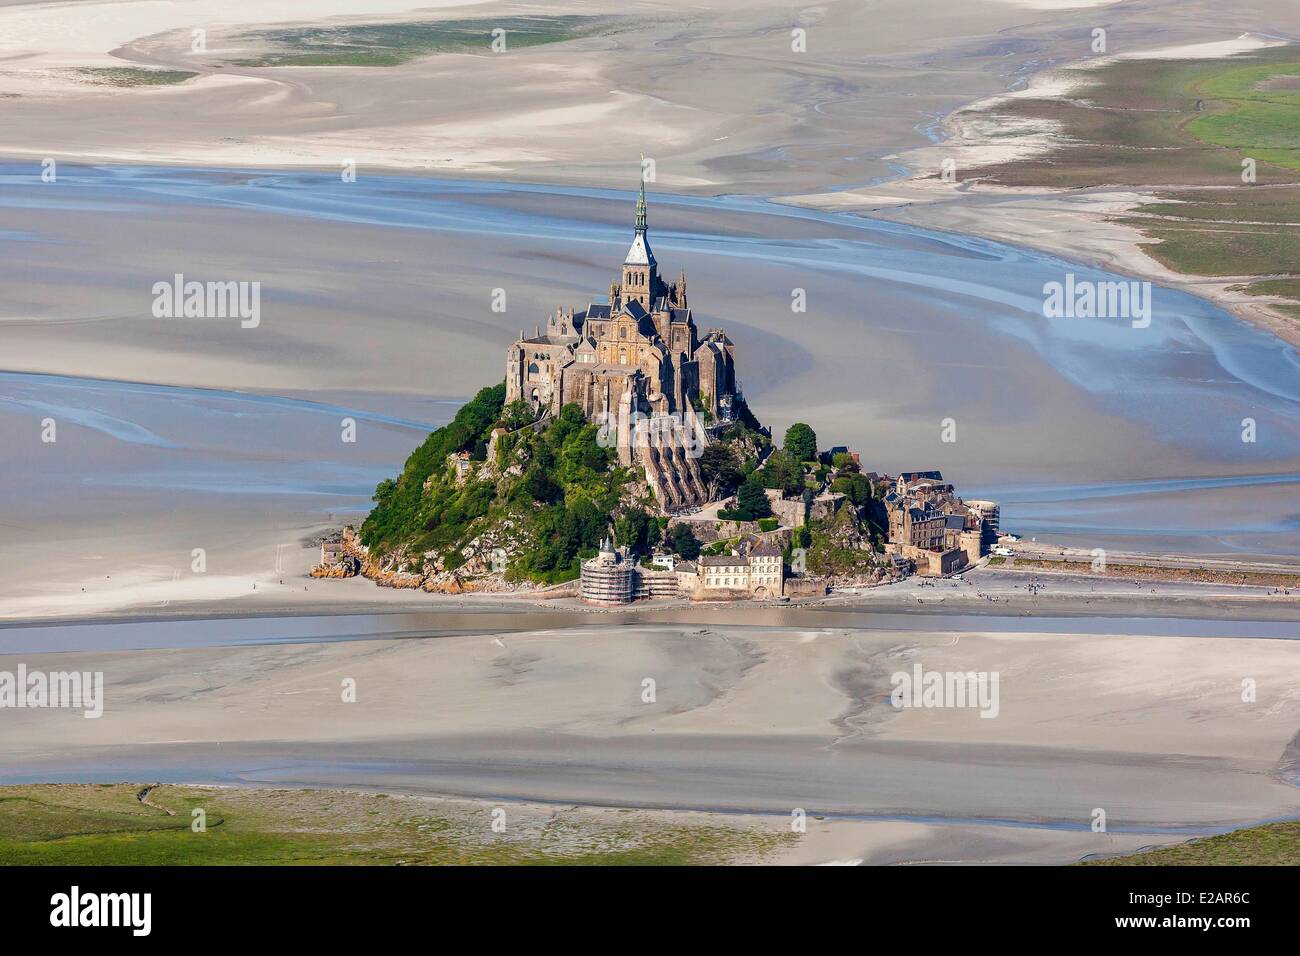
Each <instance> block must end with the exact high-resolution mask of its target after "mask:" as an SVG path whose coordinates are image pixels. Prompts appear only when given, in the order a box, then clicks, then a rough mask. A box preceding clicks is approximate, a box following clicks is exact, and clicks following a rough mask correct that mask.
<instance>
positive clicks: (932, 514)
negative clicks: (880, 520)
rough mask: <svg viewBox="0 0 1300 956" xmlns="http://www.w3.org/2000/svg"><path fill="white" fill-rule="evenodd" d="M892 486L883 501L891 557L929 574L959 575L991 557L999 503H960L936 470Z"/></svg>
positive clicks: (906, 476)
mask: <svg viewBox="0 0 1300 956" xmlns="http://www.w3.org/2000/svg"><path fill="white" fill-rule="evenodd" d="M892 485H893V488H892V490H891V491H890V492H889V493H888V494H887V495H885V498H884V503H885V511H886V514H887V516H888V518H889V544H888V545H887V546H886V550H887V551H888V552H889V553H891V554H894V555H897V556H899V557H900V558H905V559H907V560H908V561H911V562H912V563H914V564H915V565H916V569H917V572H918V573H919V574H926V575H943V574H951V573H953V572H955V571H960V570H961V569H962V568H964V567H967V566H968V565H971V564H974V563H975V562H977V561H979V559H980V557H981V555H983V554H985V553H987V550H988V542H989V536H990V531H989V527H988V522H989V521H992V522H993V523H994V524H996V522H997V516H998V506H997V503H996V502H992V501H969V502H964V501H962V499H961V498H959V497H958V496H957V493H956V489H955V488H954V487H953V486H952V485H951V484H948V483H946V482H944V480H943V475H941V474H940V473H939V472H937V471H905V472H903V473H902V474H901V475H899V476H898V478H897V480H896V481H894V482H893V483H892Z"/></svg>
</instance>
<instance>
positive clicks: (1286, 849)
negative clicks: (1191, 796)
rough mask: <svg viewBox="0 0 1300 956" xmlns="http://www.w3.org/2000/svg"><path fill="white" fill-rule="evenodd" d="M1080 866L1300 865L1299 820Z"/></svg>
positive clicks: (1093, 861)
mask: <svg viewBox="0 0 1300 956" xmlns="http://www.w3.org/2000/svg"><path fill="white" fill-rule="evenodd" d="M1080 865H1081V866H1300V823H1269V824H1266V825H1264V826H1260V827H1249V828H1247V829H1245V830H1234V831H1233V832H1232V833H1224V834H1222V835H1220V836H1214V837H1206V838H1204V839H1201V840H1192V841H1190V842H1188V843H1180V844H1179V845H1178V846H1167V847H1161V848H1160V849H1157V850H1144V851H1143V852H1141V853H1134V854H1131V855H1129V856H1117V857H1110V858H1108V859H1105V860H1087V861H1085V862H1084V863H1082V864H1080Z"/></svg>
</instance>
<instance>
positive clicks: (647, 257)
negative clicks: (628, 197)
mask: <svg viewBox="0 0 1300 956" xmlns="http://www.w3.org/2000/svg"><path fill="white" fill-rule="evenodd" d="M654 264H655V254H654V253H653V252H651V251H650V241H649V240H648V239H647V238H646V202H645V173H644V172H643V173H642V174H641V191H640V193H639V194H638V195H637V200H636V235H635V236H634V237H633V239H632V245H631V247H629V248H628V250H627V256H626V257H625V258H624V259H623V265H625V266H653V265H654Z"/></svg>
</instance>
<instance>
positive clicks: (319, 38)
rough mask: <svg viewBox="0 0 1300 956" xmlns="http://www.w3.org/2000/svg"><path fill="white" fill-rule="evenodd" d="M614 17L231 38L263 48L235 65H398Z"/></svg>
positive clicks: (521, 43)
mask: <svg viewBox="0 0 1300 956" xmlns="http://www.w3.org/2000/svg"><path fill="white" fill-rule="evenodd" d="M615 22H616V18H614V17H595V16H535V17H494V18H491V19H481V20H442V21H432V22H429V21H425V22H406V23H372V24H356V25H351V26H339V27H294V28H291V29H282V30H265V31H257V32H250V33H244V34H241V35H240V36H238V37H237V38H236V39H237V40H238V41H240V42H253V43H256V44H259V45H262V46H266V47H267V48H268V49H267V52H265V53H262V54H260V55H258V56H254V57H247V58H244V59H239V60H234V61H233V65H235V66H397V65H399V64H401V63H406V62H409V61H411V60H415V59H418V58H420V57H424V56H432V55H434V54H437V53H482V54H485V55H487V54H491V53H492V52H493V51H492V41H493V38H494V34H493V31H494V30H503V31H505V34H504V42H505V52H507V53H508V52H509V51H510V50H517V49H522V48H525V47H530V46H538V45H541V44H544V43H560V42H563V41H565V40H573V39H577V38H578V37H583V36H592V35H595V34H598V33H604V32H609V31H610V30H611V29H612V28H613V25H614V23H615Z"/></svg>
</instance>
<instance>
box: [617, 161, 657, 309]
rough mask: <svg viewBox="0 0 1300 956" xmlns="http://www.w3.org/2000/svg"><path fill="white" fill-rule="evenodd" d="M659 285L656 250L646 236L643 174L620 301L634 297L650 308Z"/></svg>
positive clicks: (645, 307)
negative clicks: (634, 231) (652, 250)
mask: <svg viewBox="0 0 1300 956" xmlns="http://www.w3.org/2000/svg"><path fill="white" fill-rule="evenodd" d="M659 285H660V282H659V264H658V263H657V262H655V254H654V253H653V252H651V251H650V241H649V240H648V239H647V238H646V203H645V176H644V175H643V176H642V177H641V193H640V195H639V196H638V197H637V201H636V235H635V236H633V237H632V245H631V247H630V248H629V249H628V250H627V257H626V258H624V260H623V284H622V289H621V290H620V291H621V292H622V295H623V302H624V303H627V302H630V301H631V300H633V299H636V300H637V301H638V302H640V303H641V308H643V309H645V310H646V311H647V312H649V311H650V308H651V306H650V303H651V300H652V297H653V296H654V294H655V291H656V290H657V289H658V287H659Z"/></svg>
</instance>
